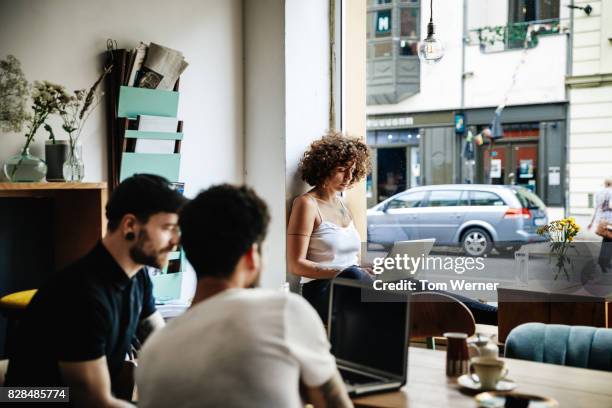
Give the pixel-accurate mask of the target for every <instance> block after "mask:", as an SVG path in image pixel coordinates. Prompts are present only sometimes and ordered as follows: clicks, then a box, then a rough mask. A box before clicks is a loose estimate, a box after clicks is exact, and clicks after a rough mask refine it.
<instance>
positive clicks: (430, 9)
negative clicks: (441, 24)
mask: <svg viewBox="0 0 612 408" xmlns="http://www.w3.org/2000/svg"><path fill="white" fill-rule="evenodd" d="M429 22H430V23H433V0H430V1H429Z"/></svg>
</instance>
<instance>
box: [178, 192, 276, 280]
mask: <svg viewBox="0 0 612 408" xmlns="http://www.w3.org/2000/svg"><path fill="white" fill-rule="evenodd" d="M269 222H270V214H269V212H268V207H267V205H266V203H264V201H263V200H262V199H261V198H259V197H258V196H257V194H256V193H255V191H253V190H252V189H251V188H249V187H247V186H240V187H236V186H232V185H230V184H221V185H217V186H213V187H211V188H209V189H208V190H205V191H203V192H201V193H200V194H199V195H198V196H197V197H196V198H194V199H193V200H191V201H190V202H189V203H188V204H187V205H185V207H183V209H182V211H181V213H180V220H179V225H180V227H181V244H182V245H183V249H184V250H185V255H186V256H187V259H188V260H189V262H190V263H191V265H192V266H193V268H194V269H195V272H196V275H197V277H198V279H199V278H202V277H205V276H210V277H216V278H229V277H230V276H231V274H232V273H233V271H234V268H235V267H236V264H237V263H238V260H239V259H240V257H241V256H242V255H244V254H245V253H246V252H247V250H248V249H249V248H250V247H251V245H253V244H255V243H257V244H260V246H261V243H262V242H263V240H264V239H265V237H266V232H267V229H268V224H269Z"/></svg>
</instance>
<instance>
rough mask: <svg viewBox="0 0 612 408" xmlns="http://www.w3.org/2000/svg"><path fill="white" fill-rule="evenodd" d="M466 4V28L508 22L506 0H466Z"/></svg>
mask: <svg viewBox="0 0 612 408" xmlns="http://www.w3.org/2000/svg"><path fill="white" fill-rule="evenodd" d="M462 2H463V0H460V1H458V3H462ZM467 5H468V12H467V15H468V30H475V29H477V28H480V27H486V26H505V25H506V24H508V0H467Z"/></svg>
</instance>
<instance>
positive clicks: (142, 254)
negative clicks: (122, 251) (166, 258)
mask: <svg viewBox="0 0 612 408" xmlns="http://www.w3.org/2000/svg"><path fill="white" fill-rule="evenodd" d="M148 242H150V239H149V234H147V231H145V230H144V229H142V230H140V234H139V235H138V239H137V240H136V242H135V243H134V245H133V246H132V247H131V248H130V257H131V258H132V260H133V261H134V262H136V263H137V264H141V265H147V266H152V267H154V268H157V269H162V268H163V267H164V266H166V265H165V263H166V262H163V261H161V260H160V255H162V254H164V253H167V252H170V251H172V248H173V247H174V245H171V246H168V247H166V248H163V249H161V250H158V251H155V250H152V251H153V253H150V252H146V251H145V245H146V244H147V243H148Z"/></svg>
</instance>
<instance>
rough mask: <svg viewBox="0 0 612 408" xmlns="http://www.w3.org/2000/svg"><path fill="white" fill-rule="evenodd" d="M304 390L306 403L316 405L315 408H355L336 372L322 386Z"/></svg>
mask: <svg viewBox="0 0 612 408" xmlns="http://www.w3.org/2000/svg"><path fill="white" fill-rule="evenodd" d="M304 388H305V391H306V399H307V401H306V402H308V403H310V404H312V405H314V406H315V408H320V407H330V408H347V407H352V406H353V403H352V402H351V399H350V398H349V396H348V394H347V392H346V388H345V387H344V381H342V377H340V373H339V372H338V371H335V372H334V374H333V375H332V377H331V378H330V379H329V380H327V381H326V382H325V383H323V384H321V385H320V386H318V387H304Z"/></svg>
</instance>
